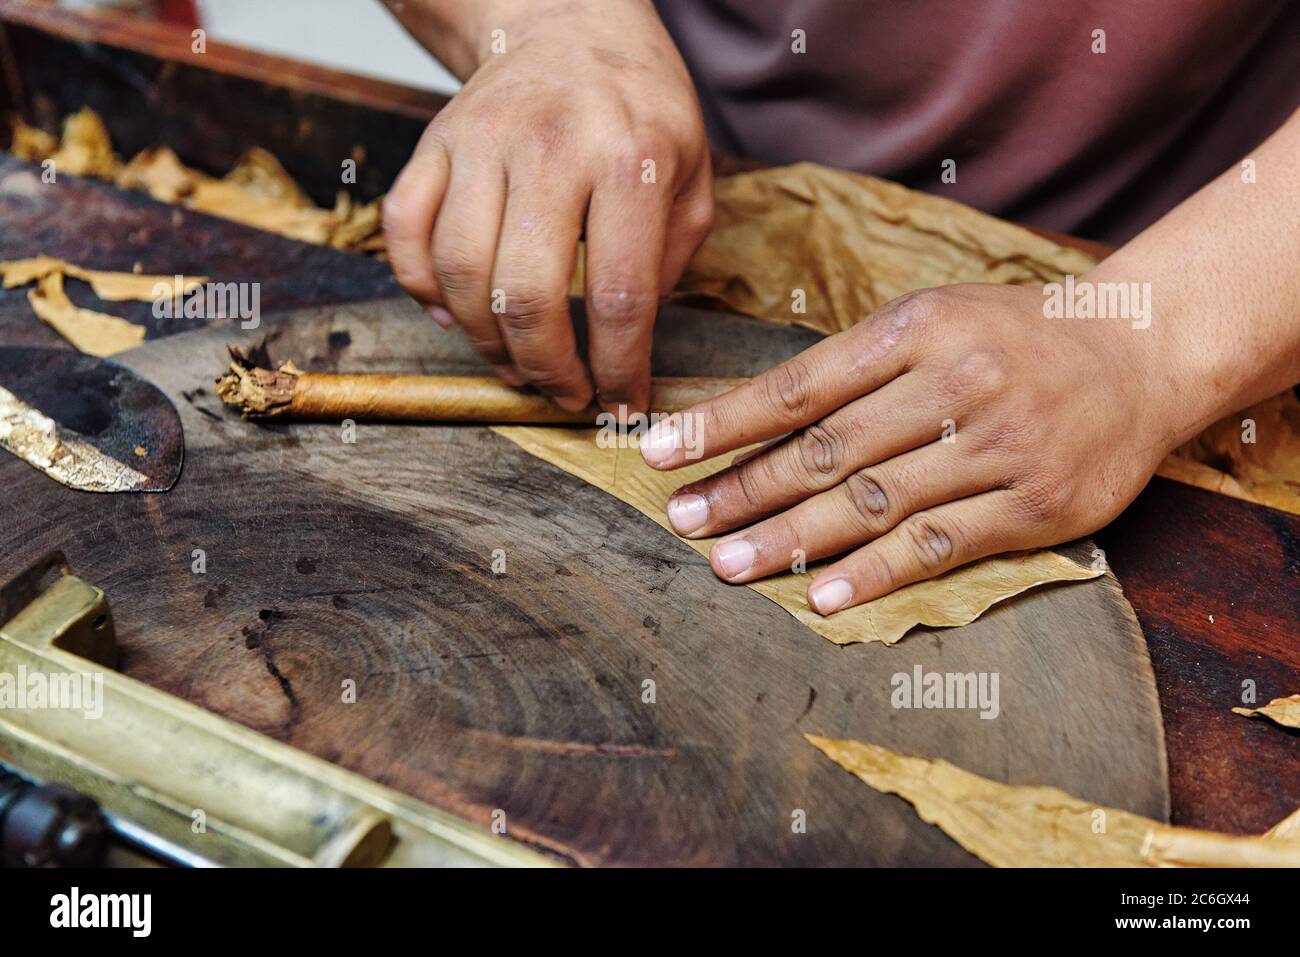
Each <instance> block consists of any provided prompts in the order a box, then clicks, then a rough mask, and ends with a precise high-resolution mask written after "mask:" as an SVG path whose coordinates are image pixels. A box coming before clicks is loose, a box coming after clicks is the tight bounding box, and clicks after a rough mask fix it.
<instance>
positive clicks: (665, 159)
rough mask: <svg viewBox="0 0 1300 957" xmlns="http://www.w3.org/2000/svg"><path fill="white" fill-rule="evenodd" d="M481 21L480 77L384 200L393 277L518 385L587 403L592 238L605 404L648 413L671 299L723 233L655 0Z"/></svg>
mask: <svg viewBox="0 0 1300 957" xmlns="http://www.w3.org/2000/svg"><path fill="white" fill-rule="evenodd" d="M548 8H554V9H553V10H552V9H548ZM476 20H477V24H478V29H479V30H481V31H483V32H485V33H486V35H485V36H483V37H481V38H478V44H479V46H478V49H479V51H480V55H479V59H478V64H479V65H478V68H477V69H476V70H475V72H474V73H473V75H472V76H471V77H470V79H469V81H468V82H467V83H466V84H465V86H464V88H463V89H462V90H461V91H460V92H459V93H458V94H457V95H456V97H455V98H454V99H453V100H452V102H451V103H450V104H449V105H448V106H447V107H446V108H444V109H443V110H442V112H441V113H439V114H438V116H437V117H436V118H435V119H434V121H433V122H432V123H431V124H430V125H429V128H428V130H426V131H425V134H424V136H423V137H422V139H421V140H420V144H419V146H418V147H417V148H416V151H415V154H414V156H412V158H411V160H410V162H409V163H408V164H407V166H406V168H405V169H404V170H403V171H402V174H401V175H400V176H399V177H398V179H397V181H396V183H395V184H394V185H393V188H392V191H391V192H390V193H389V195H388V198H387V200H386V201H385V203H384V229H385V232H386V234H387V238H388V251H389V256H390V258H391V260H392V265H393V271H394V273H395V274H396V276H397V279H398V281H399V282H400V283H401V284H402V286H403V288H405V289H406V291H407V292H409V293H410V294H411V295H412V296H414V297H415V298H416V299H417V300H419V301H420V302H421V303H423V304H424V305H425V306H426V307H427V308H428V310H429V312H430V315H431V316H433V318H434V319H435V320H437V321H438V322H439V324H441V325H443V326H444V327H449V326H450V325H451V324H452V322H453V320H454V322H455V323H456V324H458V325H459V326H460V327H461V328H462V329H463V330H464V332H465V334H466V335H467V336H468V337H469V339H470V341H471V342H472V343H473V345H474V347H475V348H476V349H477V350H478V351H479V352H480V353H482V354H483V356H484V357H485V358H486V359H487V360H488V361H489V362H490V363H492V364H493V366H494V367H495V368H496V370H497V372H498V373H499V374H500V375H501V376H502V378H504V379H505V380H506V381H508V382H510V383H511V384H512V385H525V384H527V385H532V386H534V387H536V388H537V389H539V390H541V391H542V392H545V393H547V394H548V395H550V396H552V397H553V398H554V399H555V401H556V402H557V403H558V404H559V405H560V406H562V407H564V408H565V409H570V410H575V409H580V408H583V407H584V406H586V405H587V404H589V403H590V402H591V401H592V398H593V388H592V381H591V379H590V378H589V377H588V375H587V370H586V369H585V368H584V366H583V364H582V362H581V360H580V359H579V358H578V355H577V350H576V347H575V343H574V336H573V329H572V324H571V320H570V317H569V300H568V290H569V286H570V283H571V280H572V276H573V273H574V268H575V259H576V252H577V247H578V241H579V238H580V237H582V236H583V235H584V227H585V238H586V244H587V254H586V255H587V258H586V299H587V317H588V318H587V321H588V332H589V345H588V356H589V359H590V363H591V370H592V374H593V376H594V378H595V392H596V395H597V396H598V397H599V400H600V403H601V405H602V406H603V407H604V408H606V409H608V410H610V411H615V410H616V409H617V406H618V405H619V404H626V405H627V406H629V411H645V409H646V406H647V404H648V402H649V397H650V345H651V334H652V329H653V326H654V319H655V312H656V310H657V307H658V303H659V299H660V297H661V296H662V295H664V294H666V293H667V292H668V291H669V290H671V288H672V287H673V285H674V284H675V283H676V282H677V279H678V277H679V276H680V275H681V272H682V270H683V269H684V268H685V266H686V263H687V261H688V260H689V259H690V257H691V255H692V254H693V253H694V252H695V249H696V248H697V247H698V246H699V244H700V243H701V242H702V241H703V239H704V237H705V236H706V235H707V234H708V232H709V229H710V228H711V227H712V223H713V188H712V176H711V171H710V164H709V151H708V144H707V140H706V137H705V133H704V126H703V122H702V119H701V116H700V108H699V103H698V101H697V100H696V97H695V90H694V88H693V86H692V84H691V80H690V76H689V74H688V73H687V71H686V67H685V65H684V64H683V63H682V60H681V57H680V56H679V55H678V53H677V50H676V48H675V47H674V46H673V43H672V40H671V39H670V38H669V36H668V34H667V32H666V31H665V30H664V28H663V25H662V24H661V23H660V22H659V19H658V16H657V14H656V13H655V12H654V9H653V7H652V5H651V4H650V3H649V2H648V0H576V2H575V0H565V2H562V3H554V2H549V3H548V2H545V0H530V2H527V3H522V4H521V3H519V2H517V0H499V2H498V3H497V4H496V5H495V6H491V7H489V9H488V10H487V11H486V12H484V13H482V14H481V15H479V16H477V17H476ZM496 30H502V31H504V34H503V35H499V37H498V39H499V38H500V37H501V36H503V38H504V42H505V44H506V46H505V52H501V53H494V52H492V43H493V37H492V32H493V31H496ZM651 163H653V181H649V180H651V175H650V170H651V167H650V164H651Z"/></svg>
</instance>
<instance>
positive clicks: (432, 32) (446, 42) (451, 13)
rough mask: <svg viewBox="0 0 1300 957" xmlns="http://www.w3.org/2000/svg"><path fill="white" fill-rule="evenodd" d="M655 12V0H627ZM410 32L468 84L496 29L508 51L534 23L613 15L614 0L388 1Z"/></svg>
mask: <svg viewBox="0 0 1300 957" xmlns="http://www.w3.org/2000/svg"><path fill="white" fill-rule="evenodd" d="M627 2H631V3H633V4H634V5H636V6H641V7H645V8H647V9H648V10H650V11H651V12H653V7H652V6H651V4H650V0H627ZM384 3H385V5H386V6H387V7H388V9H389V10H390V11H391V12H392V14H393V16H395V17H396V18H397V19H398V21H400V22H401V24H402V26H404V27H405V28H406V30H407V32H408V33H410V34H411V36H413V37H415V39H416V40H418V41H419V42H420V44H421V45H422V46H423V47H424V48H425V49H426V50H428V51H429V52H430V53H432V54H433V55H434V56H435V57H437V58H438V60H439V62H441V63H442V65H443V66H445V67H446V68H447V69H448V70H450V71H451V72H452V73H454V74H455V75H456V76H457V77H459V78H460V79H461V80H462V81H464V80H467V79H469V77H470V76H472V75H473V73H474V71H475V70H477V69H478V68H479V65H480V64H482V62H483V60H484V59H485V58H486V57H488V56H489V55H491V53H492V50H493V42H494V39H495V38H494V33H495V31H498V30H501V31H504V33H503V34H498V35H497V36H501V37H502V38H503V39H504V41H505V43H506V44H507V48H508V47H509V44H511V43H512V42H513V41H515V40H519V39H521V36H519V35H515V36H513V37H512V34H517V33H521V32H522V31H525V30H526V29H527V27H528V25H529V24H530V23H540V22H542V21H544V20H545V19H546V18H547V17H548V16H553V15H555V14H558V13H563V14H566V15H568V14H572V13H574V12H581V9H580V8H582V7H589V8H590V10H591V12H592V13H593V14H597V15H599V14H600V13H601V5H602V4H604V5H605V8H606V9H605V11H604V12H605V14H606V15H607V14H608V12H609V11H608V6H609V4H610V0H576V2H575V0H384Z"/></svg>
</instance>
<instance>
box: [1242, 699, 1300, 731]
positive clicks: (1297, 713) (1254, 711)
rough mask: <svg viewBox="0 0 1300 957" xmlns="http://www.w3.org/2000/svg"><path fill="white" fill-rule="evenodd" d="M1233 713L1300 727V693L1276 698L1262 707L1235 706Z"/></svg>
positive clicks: (1288, 726)
mask: <svg viewBox="0 0 1300 957" xmlns="http://www.w3.org/2000/svg"><path fill="white" fill-rule="evenodd" d="M1232 713H1233V714H1244V715H1245V716H1246V717H1248V718H1269V719H1271V720H1273V721H1275V722H1276V723H1277V724H1280V725H1282V727H1284V728H1300V694H1293V695H1291V696H1290V697H1286V698H1274V699H1273V700H1272V701H1270V702H1269V703H1268V704H1266V705H1264V706H1263V707H1262V708H1233V709H1232Z"/></svg>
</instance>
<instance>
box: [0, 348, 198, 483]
mask: <svg viewBox="0 0 1300 957" xmlns="http://www.w3.org/2000/svg"><path fill="white" fill-rule="evenodd" d="M0 447H4V448H5V449H8V450H9V451H10V452H12V453H14V454H15V455H17V456H18V457H19V458H21V459H23V460H24V461H25V462H27V463H29V464H30V465H33V466H35V467H36V468H38V469H40V470H41V471H42V472H44V473H45V474H46V475H48V476H50V477H51V478H53V479H54V480H55V481H58V482H61V483H63V484H64V485H67V486H69V487H70V488H75V489H79V490H81V491H84V492H165V491H167V489H169V488H171V487H172V486H173V485H175V484H176V480H177V479H178V478H179V477H180V474H181V464H182V462H183V460H184V457H185V440H184V433H183V432H182V429H181V419H180V415H179V414H178V413H177V411H176V407H175V406H174V405H172V402H171V400H170V399H168V398H167V396H166V395H164V394H163V392H162V391H161V390H160V389H159V388H158V387H157V386H155V385H153V384H152V383H151V382H148V381H146V380H145V379H142V378H141V377H140V376H139V375H137V374H136V373H135V372H133V371H131V370H130V369H127V368H126V367H124V366H120V365H118V364H117V363H116V362H112V361H111V360H108V359H101V358H99V357H97V356H89V355H84V354H82V353H80V352H76V351H74V350H71V349H48V348H40V347H34V346H0Z"/></svg>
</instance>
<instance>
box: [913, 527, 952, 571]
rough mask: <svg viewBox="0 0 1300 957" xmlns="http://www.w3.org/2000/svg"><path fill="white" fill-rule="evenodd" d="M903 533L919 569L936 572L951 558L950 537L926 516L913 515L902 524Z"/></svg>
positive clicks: (945, 565)
mask: <svg viewBox="0 0 1300 957" xmlns="http://www.w3.org/2000/svg"><path fill="white" fill-rule="evenodd" d="M903 529H904V532H905V533H906V534H907V537H908V539H909V540H910V541H911V543H912V548H913V550H914V553H915V554H916V557H917V559H918V560H919V562H920V564H921V567H922V568H924V569H925V570H926V571H938V570H940V569H941V568H945V567H947V564H948V562H949V561H951V560H952V556H953V551H954V549H953V540H952V535H951V534H950V533H949V532H948V531H947V530H945V529H944V528H942V527H941V526H940V525H939V524H938V523H937V522H935V521H934V520H933V519H932V518H930V517H929V516H926V515H913V516H912V517H911V518H909V519H908V520H907V521H906V522H904V523H903Z"/></svg>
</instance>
